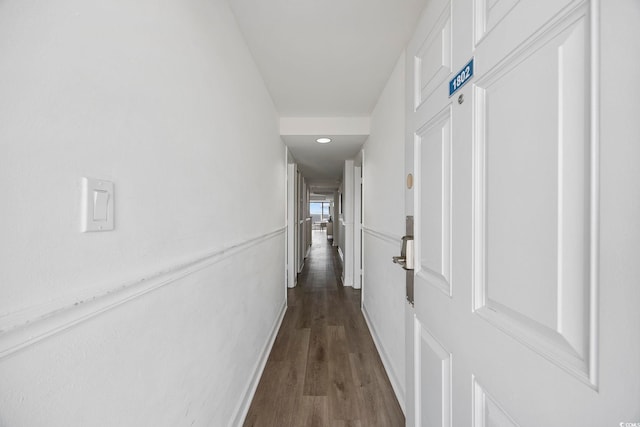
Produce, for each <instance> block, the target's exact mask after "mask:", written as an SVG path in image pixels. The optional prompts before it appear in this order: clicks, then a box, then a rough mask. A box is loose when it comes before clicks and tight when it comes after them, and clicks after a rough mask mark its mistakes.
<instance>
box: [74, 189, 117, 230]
mask: <svg viewBox="0 0 640 427" xmlns="http://www.w3.org/2000/svg"><path fill="white" fill-rule="evenodd" d="M114 211H115V210H114V194H113V182H111V181H105V180H104V179H93V178H86V177H85V178H82V232H83V233H84V232H87V231H109V230H113V227H114V221H113V220H114V218H113V214H114Z"/></svg>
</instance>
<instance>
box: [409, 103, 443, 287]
mask: <svg viewBox="0 0 640 427" xmlns="http://www.w3.org/2000/svg"><path fill="white" fill-rule="evenodd" d="M414 153H415V156H416V159H417V162H416V164H415V166H414V169H415V181H416V183H417V188H420V193H419V194H418V195H417V197H418V199H419V201H418V203H417V204H416V206H417V209H416V214H417V215H418V216H419V217H420V218H421V221H420V222H419V224H418V226H417V227H416V231H415V233H418V234H419V235H420V236H421V237H422V239H421V241H422V245H421V246H420V247H418V248H417V250H416V259H418V260H420V262H419V263H417V264H418V267H417V269H416V274H417V275H419V276H420V277H421V278H422V279H424V280H425V281H426V282H427V283H429V284H431V285H433V286H435V287H436V288H438V289H440V290H441V291H442V292H444V293H445V294H446V295H451V284H450V278H451V260H450V258H451V253H450V252H451V227H450V223H451V109H450V108H446V109H445V110H443V111H442V112H441V113H440V114H438V115H437V116H436V117H434V118H433V120H431V121H430V122H429V123H427V124H426V125H425V126H423V127H422V128H421V129H419V130H418V131H417V132H416V142H415V148H414Z"/></svg>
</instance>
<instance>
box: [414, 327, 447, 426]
mask: <svg viewBox="0 0 640 427" xmlns="http://www.w3.org/2000/svg"><path fill="white" fill-rule="evenodd" d="M415 334H416V341H417V342H418V343H419V345H418V346H417V347H416V356H415V357H416V359H415V360H416V361H417V363H416V369H417V372H416V377H417V378H419V381H418V382H417V385H418V389H417V390H416V397H417V398H416V401H417V402H418V403H419V404H418V405H417V408H418V415H417V419H418V420H420V423H421V424H420V425H423V426H428V427H450V426H451V353H449V352H448V351H447V350H445V348H444V347H443V346H442V345H441V344H440V343H439V342H438V341H437V340H436V338H435V337H434V336H433V335H432V334H431V333H430V332H429V331H427V330H426V329H425V328H423V327H422V325H421V323H419V322H417V323H416V325H415Z"/></svg>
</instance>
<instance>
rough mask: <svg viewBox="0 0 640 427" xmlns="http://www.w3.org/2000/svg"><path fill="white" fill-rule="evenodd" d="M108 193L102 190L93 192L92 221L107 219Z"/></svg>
mask: <svg viewBox="0 0 640 427" xmlns="http://www.w3.org/2000/svg"><path fill="white" fill-rule="evenodd" d="M108 208H109V193H108V192H106V191H103V190H93V220H94V221H106V220H107V218H108V217H109V215H108V212H107V209H108Z"/></svg>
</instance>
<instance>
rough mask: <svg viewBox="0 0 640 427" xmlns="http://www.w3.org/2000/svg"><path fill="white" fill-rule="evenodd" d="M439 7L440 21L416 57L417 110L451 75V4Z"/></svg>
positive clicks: (447, 3) (448, 2) (415, 107)
mask: <svg viewBox="0 0 640 427" xmlns="http://www.w3.org/2000/svg"><path fill="white" fill-rule="evenodd" d="M439 7H440V8H441V12H440V15H439V17H438V20H437V21H436V22H435V23H434V24H433V27H432V28H431V30H430V32H429V34H428V35H427V37H426V39H425V40H424V41H423V42H422V45H421V46H420V48H419V50H418V52H417V54H416V55H415V57H414V67H415V78H416V82H415V87H416V92H415V105H414V109H416V110H417V109H418V108H419V107H420V106H421V105H422V103H423V102H424V101H425V100H426V99H427V98H429V96H430V95H431V94H432V93H433V92H434V90H436V88H438V87H440V86H442V84H443V83H444V82H446V80H447V78H448V77H449V74H451V2H450V1H447V2H444V5H439Z"/></svg>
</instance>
